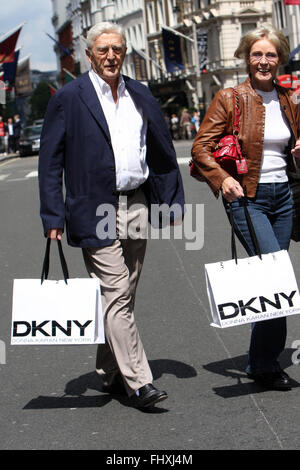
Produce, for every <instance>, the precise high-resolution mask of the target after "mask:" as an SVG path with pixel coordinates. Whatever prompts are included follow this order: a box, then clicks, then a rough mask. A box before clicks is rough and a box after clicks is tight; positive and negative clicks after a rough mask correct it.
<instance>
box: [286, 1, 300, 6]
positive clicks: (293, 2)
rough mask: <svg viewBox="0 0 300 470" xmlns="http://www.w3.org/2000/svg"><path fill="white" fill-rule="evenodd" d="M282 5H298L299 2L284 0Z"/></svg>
mask: <svg viewBox="0 0 300 470" xmlns="http://www.w3.org/2000/svg"><path fill="white" fill-rule="evenodd" d="M283 3H284V5H300V0H284V2H283Z"/></svg>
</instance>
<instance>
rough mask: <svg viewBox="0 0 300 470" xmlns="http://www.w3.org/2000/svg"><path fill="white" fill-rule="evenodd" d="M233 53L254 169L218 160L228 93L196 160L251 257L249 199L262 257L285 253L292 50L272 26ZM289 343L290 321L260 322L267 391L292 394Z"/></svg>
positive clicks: (257, 342)
mask: <svg viewBox="0 0 300 470" xmlns="http://www.w3.org/2000/svg"><path fill="white" fill-rule="evenodd" d="M235 56H236V57H238V58H244V60H245V62H246V65H247V71H248V74H249V77H248V79H247V80H246V81H245V82H244V83H242V84H240V85H237V86H236V87H235V88H236V90H237V92H238V96H239V110H240V118H239V126H240V131H239V140H240V144H241V148H242V153H243V157H244V158H245V159H246V162H247V168H248V171H247V173H246V174H243V175H242V174H241V175H238V176H234V177H233V176H232V175H229V174H228V173H227V172H226V171H225V170H224V169H222V168H221V166H220V165H218V163H216V161H215V159H214V158H213V151H214V150H215V145H216V144H217V143H218V142H219V140H220V138H222V137H224V136H225V135H228V134H232V133H233V120H234V98H233V91H232V89H230V88H227V89H224V90H221V91H219V92H218V93H217V94H216V96H215V98H214V100H213V102H212V103H211V105H210V107H209V109H208V111H207V113H206V115H205V117H204V119H203V122H202V124H201V126H200V129H199V132H198V134H197V136H196V138H195V141H194V144H193V148H192V156H193V159H194V161H196V164H197V168H198V169H199V172H200V173H201V175H202V176H203V177H204V178H205V180H206V181H207V183H208V184H209V186H210V187H211V189H212V190H213V192H214V193H215V195H216V196H218V194H219V192H220V191H221V193H222V196H223V202H224V206H225V210H226V212H227V215H228V214H229V206H230V203H231V205H232V210H233V218H234V225H235V232H236V235H237V236H238V238H239V239H240V241H241V243H242V244H243V246H244V247H245V249H246V250H247V253H248V254H249V255H250V256H252V255H254V254H255V250H254V247H253V244H252V240H251V236H250V233H249V230H248V225H247V222H246V220H245V213H244V208H243V203H242V199H241V198H243V197H245V199H246V203H247V206H248V210H249V213H250V216H251V219H252V222H253V225H254V228H255V231H256V235H257V238H258V242H259V245H260V249H261V252H262V253H270V252H274V251H279V250H282V249H284V250H287V249H288V247H289V242H290V236H291V230H292V199H291V195H290V189H289V183H288V176H287V170H288V169H289V170H292V171H293V170H295V159H297V158H299V157H300V140H299V137H300V110H299V107H298V105H297V104H294V103H293V101H292V99H291V92H290V91H288V90H287V89H284V88H282V87H279V86H278V85H277V84H276V83H275V77H276V74H277V70H278V68H279V66H280V64H285V63H287V62H288V59H289V45H288V42H287V40H286V38H285V37H284V36H283V34H282V33H281V32H280V31H277V30H275V29H274V28H273V27H272V26H269V25H267V26H265V27H262V28H259V29H256V30H255V31H251V32H249V33H247V34H246V35H245V36H244V37H243V38H242V39H241V41H240V44H239V47H238V49H237V50H236V52H235ZM289 150H290V151H289ZM245 282H247V281H245ZM285 341H286V318H278V319H274V320H267V321H260V322H257V323H254V324H253V325H252V334H251V342H250V348H249V363H248V367H247V374H248V376H249V377H250V378H252V379H254V380H255V381H256V382H257V383H259V384H261V385H263V386H264V387H266V388H268V389H277V390H286V389H290V388H291V379H290V377H289V376H288V375H287V374H286V373H285V372H283V370H282V369H281V368H280V365H279V363H278V357H279V355H280V353H281V352H282V351H283V349H284V346H285Z"/></svg>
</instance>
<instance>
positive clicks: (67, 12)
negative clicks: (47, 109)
mask: <svg viewBox="0 0 300 470" xmlns="http://www.w3.org/2000/svg"><path fill="white" fill-rule="evenodd" d="M52 8H53V17H52V24H53V27H54V30H55V33H56V39H57V41H59V42H60V44H62V45H63V46H64V47H67V46H69V47H68V48H69V49H71V50H72V56H71V57H70V56H67V57H66V56H63V55H62V54H61V51H60V48H59V47H58V46H56V47H55V52H56V54H57V62H58V70H60V72H61V81H62V84H64V82H65V80H64V69H67V70H68V71H69V72H71V73H73V74H75V75H79V74H80V73H83V72H85V71H86V70H88V69H89V67H90V65H89V62H88V61H87V58H86V55H85V47H86V43H85V38H86V33H87V31H88V29H90V27H91V26H93V25H94V24H96V23H98V22H101V21H111V22H115V23H119V24H120V25H122V26H123V27H124V30H125V35H126V40H127V49H128V50H127V56H126V58H125V62H124V66H123V72H124V73H125V74H126V75H129V76H130V77H132V78H138V77H136V69H135V63H134V58H133V54H132V52H133V50H136V51H138V52H143V51H145V45H146V40H145V37H146V36H145V29H144V24H145V23H144V12H143V1H142V0H114V1H112V0H52Z"/></svg>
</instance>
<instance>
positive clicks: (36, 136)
mask: <svg viewBox="0 0 300 470" xmlns="http://www.w3.org/2000/svg"><path fill="white" fill-rule="evenodd" d="M42 127H43V126H42V125H35V126H28V127H24V129H23V130H22V133H21V137H20V141H19V146H20V157H25V156H26V155H34V154H35V153H38V152H39V150H40V137H41V132H42Z"/></svg>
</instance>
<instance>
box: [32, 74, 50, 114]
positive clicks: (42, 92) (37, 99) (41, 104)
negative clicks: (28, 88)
mask: <svg viewBox="0 0 300 470" xmlns="http://www.w3.org/2000/svg"><path fill="white" fill-rule="evenodd" d="M50 98H51V94H50V88H49V85H48V83H47V82H40V83H39V84H38V85H37V87H36V88H35V90H34V91H33V92H32V95H31V99H30V105H31V114H30V117H29V120H30V121H34V120H35V119H43V118H44V115H45V113H46V109H47V105H48V101H49V100H50Z"/></svg>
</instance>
